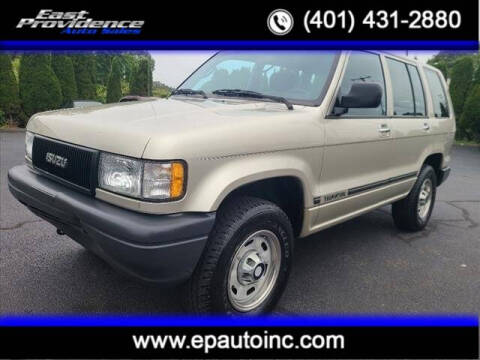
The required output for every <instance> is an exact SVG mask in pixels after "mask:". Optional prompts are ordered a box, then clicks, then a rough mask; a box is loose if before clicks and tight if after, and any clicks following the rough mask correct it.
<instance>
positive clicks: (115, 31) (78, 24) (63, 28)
mask: <svg viewBox="0 0 480 360" xmlns="http://www.w3.org/2000/svg"><path fill="white" fill-rule="evenodd" d="M89 14H90V13H89V12H88V11H86V10H81V11H69V12H60V11H53V10H50V9H43V10H40V11H39V12H38V14H37V16H36V17H34V18H22V19H20V21H19V22H18V24H17V29H24V28H30V29H59V30H60V33H61V34H67V35H76V34H78V35H95V34H102V35H138V34H140V33H141V31H142V27H143V25H144V24H145V21H143V20H96V19H93V18H91V17H89V16H88V15H89Z"/></svg>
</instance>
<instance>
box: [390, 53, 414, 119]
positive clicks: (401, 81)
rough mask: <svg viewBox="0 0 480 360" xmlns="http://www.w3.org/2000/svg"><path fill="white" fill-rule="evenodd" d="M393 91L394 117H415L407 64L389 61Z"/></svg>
mask: <svg viewBox="0 0 480 360" xmlns="http://www.w3.org/2000/svg"><path fill="white" fill-rule="evenodd" d="M387 64H388V70H389V71H390V78H391V79H392V90H393V115H400V116H413V115H414V114H415V107H414V105H413V91H412V85H411V84H410V77H409V75H408V71H407V66H406V64H405V63H403V62H400V61H397V60H393V59H389V58H388V59H387Z"/></svg>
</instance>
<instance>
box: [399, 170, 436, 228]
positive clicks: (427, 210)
mask: <svg viewBox="0 0 480 360" xmlns="http://www.w3.org/2000/svg"><path fill="white" fill-rule="evenodd" d="M436 191H437V176H436V174H435V170H434V169H433V168H432V167H431V166H430V165H424V166H423V168H422V170H421V171H420V174H419V175H418V178H417V181H416V182H415V184H414V185H413V188H412V190H411V191H410V194H408V196H407V197H406V198H405V199H402V200H400V201H397V202H395V203H393V204H392V216H393V220H394V222H395V225H396V226H397V227H398V228H399V229H401V230H406V231H420V230H422V229H423V228H424V227H425V226H426V225H427V223H428V220H429V219H430V215H432V210H433V205H434V204H435V196H436Z"/></svg>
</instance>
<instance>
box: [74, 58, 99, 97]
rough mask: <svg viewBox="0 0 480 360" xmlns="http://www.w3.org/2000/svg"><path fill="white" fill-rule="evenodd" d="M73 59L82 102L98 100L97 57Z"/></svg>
mask: <svg viewBox="0 0 480 360" xmlns="http://www.w3.org/2000/svg"><path fill="white" fill-rule="evenodd" d="M73 59H74V68H75V80H76V82H77V91H78V97H79V98H80V99H82V100H94V99H96V86H95V81H96V77H95V70H96V69H95V67H96V65H95V57H94V56H93V55H75V56H74V57H73Z"/></svg>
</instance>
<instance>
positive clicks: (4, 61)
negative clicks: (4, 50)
mask: <svg viewBox="0 0 480 360" xmlns="http://www.w3.org/2000/svg"><path fill="white" fill-rule="evenodd" d="M0 109H2V113H3V116H4V121H10V122H12V121H14V120H16V119H17V118H18V117H19V116H20V115H21V113H22V110H21V105H20V96H19V92H18V84H17V78H16V77H15V74H14V72H13V68H12V62H11V58H10V56H9V55H0Z"/></svg>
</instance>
